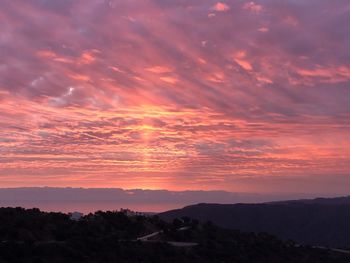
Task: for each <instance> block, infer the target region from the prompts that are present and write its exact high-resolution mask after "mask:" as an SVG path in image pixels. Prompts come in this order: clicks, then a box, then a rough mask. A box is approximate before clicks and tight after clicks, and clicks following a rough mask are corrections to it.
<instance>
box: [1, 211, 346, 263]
mask: <svg viewBox="0 0 350 263" xmlns="http://www.w3.org/2000/svg"><path fill="white" fill-rule="evenodd" d="M0 262H1V263H3V262H4V263H5V262H6V263H11V262H14V263H22V262H23V263H27V262H28V263H29V262H35V263H38V262H53V263H55V262H57V263H58V262H65V263H70V262H72V263H73V262H74V263H75V262H89V263H94V262H101V263H102V262H103V263H109V262H128V263H129V262H131V263H132V262H153V263H154V262H185V263H186V262H191V263H193V262H194V263H195V262H201V263H203V262H204V263H205V262H211V263H212V262H214V263H215V262H241V263H245V262H246V263H248V262H261V263H265V262H266V263H274V262H276V263H277V262H278V263H279V262H286V263H288V262H290V263H294V262H298V263H303V262H305V263H322V262H327V263H328V262H329V263H330V262H339V263H343V262H344V263H345V262H350V255H347V254H345V253H338V252H334V251H330V250H326V249H315V248H310V247H304V246H297V245H296V244H294V243H293V242H291V241H289V242H282V241H280V240H278V239H277V238H275V237H273V236H271V235H269V234H263V233H260V234H254V233H242V232H240V231H235V230H227V229H223V228H220V227H217V226H215V225H213V224H212V223H209V222H208V223H200V222H198V221H196V220H191V219H189V218H184V219H183V220H174V221H173V222H171V223H166V222H164V221H162V220H160V219H159V217H157V216H152V217H145V216H141V215H135V214H133V215H131V216H128V215H127V213H126V212H96V213H95V214H89V215H87V216H84V217H82V218H81V219H80V220H71V219H70V217H69V215H67V214H62V213H44V212H41V211H39V210H38V209H29V210H25V209H22V208H1V209H0Z"/></svg>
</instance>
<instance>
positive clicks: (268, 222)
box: [159, 197, 350, 248]
mask: <svg viewBox="0 0 350 263" xmlns="http://www.w3.org/2000/svg"><path fill="white" fill-rule="evenodd" d="M159 216H160V217H161V218H163V219H165V220H173V219H174V218H181V217H184V216H188V217H190V218H195V219H198V220H200V221H207V220H209V221H212V222H213V223H215V224H217V225H219V226H222V227H225V228H230V229H239V230H241V231H247V232H256V233H258V232H267V233H271V234H274V235H276V236H278V237H279V238H282V239H285V240H287V239H292V240H295V241H296V242H298V243H300V244H310V245H315V246H329V247H343V248H344V247H345V248H350V223H349V222H350V197H339V198H317V199H312V200H292V201H283V202H273V203H264V204H204V203H202V204H198V205H191V206H187V207H184V208H182V209H176V210H171V211H168V212H164V213H161V214H159Z"/></svg>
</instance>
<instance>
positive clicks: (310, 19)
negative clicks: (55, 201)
mask: <svg viewBox="0 0 350 263" xmlns="http://www.w3.org/2000/svg"><path fill="white" fill-rule="evenodd" d="M349 24H350V3H349V1H348V0H337V1H332V0H308V1H302V0H299V1H298V0H284V1H275V0H260V1H240V0H227V1H221V2H217V1H212V0H201V1H198V0H127V1H125V0H75V1H73V0H60V1H55V0H26V1H19V0H2V1H1V2H0V25H1V26H0V187H22V186H27V187H29V186H56V187H65V186H71V187H90V188H91V187H92V188H93V187H120V188H124V189H134V188H140V189H168V190H178V191H180V190H186V189H196V190H226V191H233V192H265V193H266V192H267V193H269V192H299V193H300V192H304V193H337V194H343V193H346V192H348V186H349V184H350V90H349V89H350V27H349Z"/></svg>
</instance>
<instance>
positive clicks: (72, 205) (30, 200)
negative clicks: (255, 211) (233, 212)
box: [0, 187, 314, 213]
mask: <svg viewBox="0 0 350 263" xmlns="http://www.w3.org/2000/svg"><path fill="white" fill-rule="evenodd" d="M311 196H314V195H303V194H254V193H232V192H226V191H196V190H193V191H168V190H145V189H121V188H70V187H65V188H63V187H22V188H0V207H2V206H3V207H7V206H10V207H14V206H21V207H26V208H32V207H38V208H40V209H42V210H45V211H61V212H73V211H74V210H78V211H80V212H84V213H89V212H95V211H96V210H115V209H119V208H130V209H132V210H137V211H142V212H161V211H166V210H169V209H174V208H179V207H184V206H185V205H191V204H197V203H204V202H205V203H220V204H232V203H261V202H271V201H275V200H289V199H291V198H309V197H311ZM57 203H59V205H58V204H57ZM72 209H73V210H72Z"/></svg>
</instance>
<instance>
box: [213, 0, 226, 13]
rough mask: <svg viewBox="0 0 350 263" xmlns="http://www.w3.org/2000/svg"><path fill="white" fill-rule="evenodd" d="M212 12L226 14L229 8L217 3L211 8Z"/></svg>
mask: <svg viewBox="0 0 350 263" xmlns="http://www.w3.org/2000/svg"><path fill="white" fill-rule="evenodd" d="M213 10H215V11H217V12H226V11H228V10H230V7H229V6H228V5H227V4H225V3H223V2H217V3H216V4H215V5H214V6H213Z"/></svg>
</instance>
